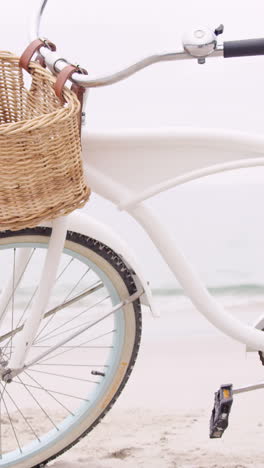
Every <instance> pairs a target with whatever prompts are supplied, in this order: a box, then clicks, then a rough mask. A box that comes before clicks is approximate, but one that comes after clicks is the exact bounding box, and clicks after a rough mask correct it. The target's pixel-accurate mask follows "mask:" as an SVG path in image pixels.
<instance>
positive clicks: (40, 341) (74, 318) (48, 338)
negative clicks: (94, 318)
mask: <svg viewBox="0 0 264 468" xmlns="http://www.w3.org/2000/svg"><path fill="white" fill-rule="evenodd" d="M109 298H110V296H106V297H104V298H103V299H100V300H99V301H98V302H96V303H95V304H93V305H91V306H90V307H88V308H87V309H85V310H83V311H82V312H80V313H79V314H78V315H76V316H75V317H73V318H72V319H70V320H68V321H67V322H65V323H63V324H62V325H59V326H58V327H56V328H54V329H53V330H51V331H50V332H49V333H53V332H55V331H58V330H60V329H61V328H63V327H65V325H67V324H68V323H70V322H72V321H73V320H76V319H77V318H79V317H81V315H83V314H86V313H87V312H89V311H90V310H92V309H93V308H94V307H96V306H98V305H99V304H102V303H103V302H104V301H105V300H107V299H109ZM87 323H90V322H84V323H83V324H79V325H76V326H75V327H72V328H67V330H64V331H62V332H60V333H56V334H55V335H51V336H50V334H48V333H47V334H46V335H44V336H42V338H41V340H38V341H36V344H38V343H43V342H44V341H47V340H50V339H51V338H56V337H57V336H61V334H62V333H67V332H70V331H72V330H76V328H80V327H82V326H83V325H86V324H87Z"/></svg>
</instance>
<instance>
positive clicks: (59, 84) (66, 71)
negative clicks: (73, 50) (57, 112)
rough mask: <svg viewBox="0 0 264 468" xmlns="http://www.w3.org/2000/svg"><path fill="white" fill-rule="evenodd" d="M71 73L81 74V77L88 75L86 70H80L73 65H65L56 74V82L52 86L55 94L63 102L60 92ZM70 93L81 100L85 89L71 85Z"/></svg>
mask: <svg viewBox="0 0 264 468" xmlns="http://www.w3.org/2000/svg"><path fill="white" fill-rule="evenodd" d="M73 73H81V74H83V75H88V72H87V70H85V69H84V68H80V67H78V66H75V65H67V66H66V67H65V68H63V70H62V71H61V72H60V73H59V74H58V76H57V81H56V83H55V85H54V89H55V93H56V95H57V96H58V98H60V99H61V100H62V101H63V95H62V91H63V88H64V85H65V83H66V81H67V80H69V79H70V78H71V76H72V75H73ZM71 89H72V91H74V92H75V94H76V95H77V97H78V99H79V100H80V101H81V100H82V95H83V94H84V91H85V88H84V87H83V86H80V85H77V84H75V83H73V85H72V87H71Z"/></svg>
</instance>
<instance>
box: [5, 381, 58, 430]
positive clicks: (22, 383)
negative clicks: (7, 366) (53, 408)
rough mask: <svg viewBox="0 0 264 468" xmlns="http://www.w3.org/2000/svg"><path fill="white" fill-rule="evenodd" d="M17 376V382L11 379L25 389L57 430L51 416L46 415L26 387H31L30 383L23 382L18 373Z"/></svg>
mask: <svg viewBox="0 0 264 468" xmlns="http://www.w3.org/2000/svg"><path fill="white" fill-rule="evenodd" d="M17 378H18V380H19V382H17V381H16V380H13V382H14V383H16V384H20V385H23V387H24V388H25V389H26V390H27V392H28V393H29V394H30V396H31V397H32V398H33V400H34V401H35V403H36V404H37V406H38V407H39V408H40V409H41V411H43V413H44V414H45V416H46V417H47V418H48V420H49V421H50V422H51V424H52V425H53V426H54V427H55V429H57V431H59V429H58V427H57V426H56V424H55V423H54V421H53V420H52V419H51V417H50V416H49V415H48V413H47V411H45V410H44V408H42V406H41V405H40V403H39V402H38V400H37V399H36V398H35V396H34V395H33V393H32V392H31V391H30V390H29V388H28V387H32V385H28V384H25V383H24V382H23V380H22V379H21V378H20V377H19V375H17ZM35 388H38V387H35Z"/></svg>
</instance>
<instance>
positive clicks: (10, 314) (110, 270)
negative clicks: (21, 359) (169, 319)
mask: <svg viewBox="0 0 264 468" xmlns="http://www.w3.org/2000/svg"><path fill="white" fill-rule="evenodd" d="M50 232H51V231H50V229H48V228H35V229H26V230H23V231H18V232H3V233H0V254H1V260H0V265H1V267H0V289H2V287H3V286H2V285H3V284H4V282H5V280H6V277H10V278H11V283H12V278H13V279H14V280H13V288H12V293H11V294H10V296H9V298H8V301H7V303H6V304H5V305H4V307H3V305H2V311H3V310H5V309H6V310H5V313H6V315H5V320H4V323H3V325H2V327H1V332H0V349H1V355H0V358H1V363H2V364H3V363H5V362H8V360H9V359H10V357H11V355H12V353H13V351H14V346H15V335H16V334H18V333H19V332H20V330H21V329H22V327H23V324H24V322H25V319H26V317H27V314H28V311H29V309H30V305H31V302H32V301H33V300H34V295H35V294H36V291H37V288H38V281H39V277H40V273H41V269H42V265H43V261H44V257H45V251H46V249H47V245H48V241H49V237H50ZM21 249H24V251H26V249H27V251H26V252H27V255H28V260H27V262H26V265H25V268H24V269H23V272H22V274H21V272H20V278H19V284H18V285H17V283H16V281H17V280H16V278H17V274H16V267H17V264H18V257H19V252H21V251H22V250H21ZM135 292H136V285H135V283H134V280H133V275H132V273H131V271H130V270H129V269H128V268H127V266H126V265H125V264H124V262H123V261H122V259H121V258H120V257H119V256H118V255H117V254H116V253H115V252H113V250H111V249H110V248H109V247H107V246H106V245H104V244H102V243H100V242H98V241H96V240H94V239H91V238H89V237H87V236H83V235H80V234H77V233H74V232H68V235H67V240H66V243H65V248H64V252H63V255H62V258H61V262H60V265H59V268H58V275H57V279H56V282H55V284H54V288H53V290H52V295H51V298H50V301H49V305H48V310H47V312H46V313H45V316H44V319H43V320H42V323H41V325H40V328H39V331H38V333H37V335H36V337H35V340H34V343H33V346H32V348H31V350H30V352H29V355H28V356H27V360H26V368H25V370H24V371H23V372H22V373H21V374H19V375H17V376H16V377H15V378H13V380H12V381H11V383H9V384H7V383H6V382H4V381H1V383H0V385H1V395H0V468H7V467H11V466H12V467H14V468H16V467H17V468H18V467H19V468H32V467H40V466H43V465H44V464H45V463H46V462H48V461H50V460H52V459H54V458H55V457H57V456H58V455H59V454H61V453H63V452H64V451H66V450H67V449H69V448H70V447H71V446H72V445H74V444H75V443H76V442H78V440H79V439H80V438H82V437H83V436H84V435H85V434H87V433H88V432H89V431H90V430H91V429H93V427H94V426H95V425H96V424H97V423H98V422H99V421H100V419H101V418H102V417H103V416H104V415H105V413H106V412H107V411H108V410H109V409H110V408H111V406H112V404H113V403H114V401H115V400H116V398H117V397H118V395H119V394H120V393H121V391H122V389H123V387H124V385H125V383H126V382H127V380H128V377H129V375H130V373H131V370H132V368H133V366H134V363H135V360H136V357H137V353H138V349H139V344H140V335H141V310H140V302H139V300H136V301H134V302H133V303H130V304H128V305H126V306H125V307H122V308H120V309H118V310H115V311H114V306H115V305H117V304H119V303H120V302H122V301H123V300H125V299H127V298H128V297H129V296H130V295H132V294H133V293H135ZM2 311H0V313H1V312H2ZM80 330H84V331H82V333H78V332H79V331H80ZM75 332H76V333H75ZM73 336H75V337H74V338H73ZM70 337H71V339H69V340H67V338H70ZM59 342H63V344H61V346H60V347H59V348H58V347H56V345H57V344H58V343H59ZM38 356H42V357H41V358H38ZM30 362H33V364H31V365H28V366H27V364H28V363H29V364H30Z"/></svg>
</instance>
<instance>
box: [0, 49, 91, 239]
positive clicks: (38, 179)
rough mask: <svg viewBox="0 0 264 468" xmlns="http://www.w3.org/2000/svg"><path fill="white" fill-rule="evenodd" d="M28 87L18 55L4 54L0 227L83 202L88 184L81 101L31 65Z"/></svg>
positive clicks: (25, 223)
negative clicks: (60, 92)
mask: <svg viewBox="0 0 264 468" xmlns="http://www.w3.org/2000/svg"><path fill="white" fill-rule="evenodd" d="M30 73H31V77H30V75H29V77H30V78H31V80H32V81H31V85H30V89H29V90H28V89H27V88H26V86H25V84H24V81H23V73H22V70H21V68H20V67H19V58H18V57H16V56H14V55H12V54H10V53H9V52H0V124H1V125H0V230H7V229H10V230H18V229H23V228H26V227H34V226H36V225H37V224H39V223H40V221H42V220H44V219H53V218H56V217H58V216H62V215H66V214H67V213H70V212H71V211H73V210H74V209H76V208H79V207H81V206H83V205H84V204H85V202H86V201H87V200H88V198H89V194H90V190H89V188H88V187H87V185H86V183H85V180H84V175H83V168H82V162H81V146H80V136H79V126H78V114H79V112H80V103H79V101H78V99H77V97H76V95H75V94H74V93H73V92H72V91H70V90H69V89H67V88H64V91H63V97H64V100H65V103H64V104H63V103H62V102H61V100H60V99H58V98H57V96H56V94H55V92H54V88H53V87H54V83H55V81H56V79H55V78H54V77H53V76H52V75H51V73H50V72H49V71H47V70H45V69H44V68H43V67H41V66H40V65H39V64H37V63H35V62H31V63H30Z"/></svg>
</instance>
